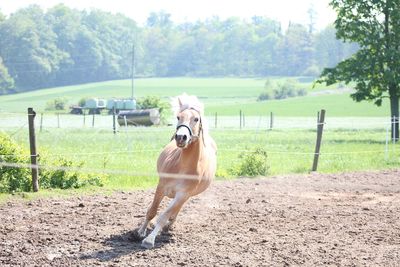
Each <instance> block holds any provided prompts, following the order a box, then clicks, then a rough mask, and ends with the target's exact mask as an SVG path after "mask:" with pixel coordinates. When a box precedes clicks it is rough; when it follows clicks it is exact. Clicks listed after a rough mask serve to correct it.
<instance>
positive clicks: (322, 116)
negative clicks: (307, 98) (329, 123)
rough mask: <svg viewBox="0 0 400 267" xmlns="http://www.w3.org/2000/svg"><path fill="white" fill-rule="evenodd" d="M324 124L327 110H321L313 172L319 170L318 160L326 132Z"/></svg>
mask: <svg viewBox="0 0 400 267" xmlns="http://www.w3.org/2000/svg"><path fill="white" fill-rule="evenodd" d="M324 123H325V109H321V113H320V115H319V121H318V126H317V129H318V130H317V142H316V143H315V153H314V162H313V166H312V169H311V170H312V171H313V172H315V171H317V168H318V160H319V151H320V148H321V141H322V132H323V131H324Z"/></svg>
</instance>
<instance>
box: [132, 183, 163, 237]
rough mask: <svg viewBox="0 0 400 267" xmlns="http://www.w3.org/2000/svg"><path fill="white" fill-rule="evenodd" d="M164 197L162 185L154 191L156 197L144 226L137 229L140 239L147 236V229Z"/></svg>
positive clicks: (148, 211)
mask: <svg viewBox="0 0 400 267" xmlns="http://www.w3.org/2000/svg"><path fill="white" fill-rule="evenodd" d="M163 198H164V193H163V191H162V189H161V188H160V186H157V189H156V192H155V193H154V199H153V202H152V203H151V206H150V207H149V209H148V210H147V213H146V219H145V221H144V222H143V224H142V226H141V227H140V228H139V229H138V230H137V237H138V238H139V239H143V238H144V237H145V236H146V229H147V226H148V224H149V223H150V221H151V220H152V219H153V218H154V217H155V216H156V215H157V210H158V207H159V206H160V203H161V201H162V199H163Z"/></svg>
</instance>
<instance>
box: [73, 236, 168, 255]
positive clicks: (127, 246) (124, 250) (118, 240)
mask: <svg viewBox="0 0 400 267" xmlns="http://www.w3.org/2000/svg"><path fill="white" fill-rule="evenodd" d="M148 231H149V229H148ZM174 242H175V239H174V235H173V234H172V233H171V232H162V233H161V234H160V235H159V236H157V238H156V242H155V246H154V248H153V249H157V248H161V247H163V246H164V245H166V244H170V243H174ZM141 243H142V240H141V239H140V238H139V237H138V236H137V233H136V230H131V231H126V232H122V233H120V234H116V235H112V236H110V237H108V238H107V239H105V240H104V241H103V242H102V244H103V246H104V247H106V248H105V249H102V250H97V251H93V252H91V253H89V254H84V255H82V256H81V257H80V259H82V260H87V259H96V260H100V261H113V260H115V259H118V258H120V257H123V256H125V255H129V254H135V253H139V252H144V251H146V250H147V249H145V248H143V247H141Z"/></svg>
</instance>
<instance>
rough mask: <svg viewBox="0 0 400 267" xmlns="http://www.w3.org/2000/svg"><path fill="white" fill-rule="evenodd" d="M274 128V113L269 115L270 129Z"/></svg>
mask: <svg viewBox="0 0 400 267" xmlns="http://www.w3.org/2000/svg"><path fill="white" fill-rule="evenodd" d="M273 127H274V113H272V112H271V114H270V115H269V129H270V130H272V128H273Z"/></svg>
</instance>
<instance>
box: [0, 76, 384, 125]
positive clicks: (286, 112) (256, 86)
mask: <svg viewBox="0 0 400 267" xmlns="http://www.w3.org/2000/svg"><path fill="white" fill-rule="evenodd" d="M270 80H273V81H274V82H279V81H281V82H282V81H283V80H284V78H275V79H270ZM265 81H266V79H263V78H258V79H250V78H243V79H240V78H151V79H137V80H135V93H134V94H135V97H138V98H140V97H143V96H146V95H154V96H160V97H162V98H163V99H165V100H168V99H169V97H171V96H176V95H179V94H181V93H183V92H186V93H188V94H194V95H197V96H198V97H199V98H200V99H201V100H202V101H203V102H204V103H205V106H206V114H209V115H211V114H215V112H217V113H218V114H219V115H223V116H233V115H237V114H238V112H239V110H240V109H241V110H242V111H243V112H244V113H245V114H246V115H248V116H258V115H265V114H268V113H269V112H274V113H275V114H277V115H278V116H314V115H315V114H316V112H317V111H318V110H320V109H322V108H325V109H326V110H327V112H328V114H329V116H333V117H338V116H340V117H346V116H364V117H371V116H388V115H389V114H390V112H389V105H388V103H384V104H383V106H382V107H379V108H378V107H376V106H374V105H373V104H372V103H368V102H362V103H356V102H354V101H353V100H352V99H350V97H349V93H346V92H343V93H340V90H335V87H334V86H331V87H330V88H326V87H324V86H323V85H318V86H317V87H316V88H315V89H312V83H311V82H306V83H300V87H302V88H305V89H306V90H307V91H308V95H307V96H305V97H296V98H289V99H285V100H271V101H263V102H257V101H256V99H257V97H258V95H259V94H260V93H262V92H264V84H265ZM326 89H330V91H329V93H332V91H333V92H335V91H337V92H338V93H336V94H324V91H325V92H326ZM316 92H319V94H318V95H315V93H316ZM130 95H131V83H130V80H119V81H109V82H102V83H91V84H82V85H76V86H67V87H58V88H49V89H43V90H37V91H33V92H27V93H21V94H15V95H6V96H0V112H26V108H27V107H33V108H34V109H35V110H37V111H44V109H45V106H46V102H47V101H49V100H53V99H55V98H57V97H65V98H67V99H68V102H69V104H77V103H78V101H79V100H80V99H81V98H83V97H100V98H112V97H117V98H123V97H125V98H128V97H130Z"/></svg>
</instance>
